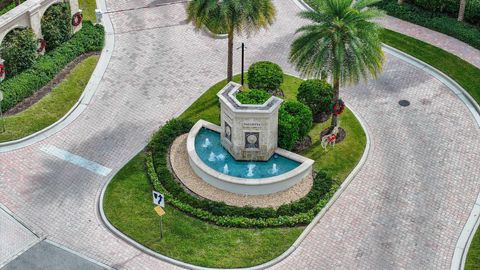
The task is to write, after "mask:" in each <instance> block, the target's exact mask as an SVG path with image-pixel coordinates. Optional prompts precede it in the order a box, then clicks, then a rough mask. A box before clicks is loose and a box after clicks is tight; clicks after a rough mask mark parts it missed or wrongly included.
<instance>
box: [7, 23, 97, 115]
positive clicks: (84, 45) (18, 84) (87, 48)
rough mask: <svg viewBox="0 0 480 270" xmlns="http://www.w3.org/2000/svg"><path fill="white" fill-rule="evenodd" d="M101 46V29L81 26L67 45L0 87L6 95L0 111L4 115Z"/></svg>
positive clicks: (45, 56)
mask: <svg viewBox="0 0 480 270" xmlns="http://www.w3.org/2000/svg"><path fill="white" fill-rule="evenodd" d="M103 43H104V30H103V27H102V26H101V25H95V26H94V25H93V24H92V23H90V22H86V21H85V22H83V27H82V30H80V31H79V32H77V33H76V34H75V35H73V37H72V38H71V39H70V40H69V41H67V42H65V43H63V44H62V45H61V46H60V47H58V48H56V49H55V50H53V51H51V52H49V53H47V54H45V55H44V56H42V57H41V58H39V59H38V60H37V62H36V63H35V64H34V65H33V66H32V67H31V68H29V69H27V70H25V71H24V72H22V73H20V74H18V75H17V76H15V77H13V78H11V79H7V80H5V81H4V82H2V83H1V84H0V90H1V91H3V92H4V93H5V95H4V100H3V101H2V110H3V111H6V110H8V109H10V108H12V107H13V106H15V105H16V104H17V103H19V102H20V101H22V100H23V99H25V98H27V97H29V96H31V95H32V94H33V93H35V92H36V91H37V90H38V89H40V88H41V87H43V86H44V85H46V84H47V83H48V82H50V80H52V79H53V78H54V77H55V75H56V74H57V73H58V72H60V71H61V70H62V69H63V68H64V67H65V66H66V65H67V64H68V63H70V62H71V61H72V60H74V59H75V58H76V57H78V56H80V55H82V54H84V53H87V52H92V51H100V50H101V49H102V48H103ZM7 70H8V66H7Z"/></svg>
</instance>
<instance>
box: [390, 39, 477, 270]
mask: <svg viewBox="0 0 480 270" xmlns="http://www.w3.org/2000/svg"><path fill="white" fill-rule="evenodd" d="M383 47H384V50H385V51H386V52H387V53H389V54H391V55H393V56H395V57H397V58H399V59H401V60H403V61H405V62H407V63H409V64H411V65H413V66H415V67H417V68H419V69H421V70H423V71H425V72H427V73H428V74H430V75H431V76H433V77H434V78H436V79H437V80H439V81H440V82H441V83H443V84H444V85H445V86H447V87H448V89H450V91H452V92H453V93H454V94H455V95H456V96H457V97H458V98H459V99H460V100H461V101H462V102H463V103H464V104H465V106H466V107H467V108H468V110H469V111H470V113H471V114H472V116H473V118H474V119H475V121H476V122H477V125H478V127H480V106H479V105H478V104H477V103H476V101H475V100H474V99H473V97H472V96H471V95H470V94H469V93H468V92H467V91H466V90H465V89H463V87H461V86H460V85H459V84H458V83H457V82H455V81H454V80H453V79H451V78H450V77H448V76H447V75H445V74H444V73H443V72H441V71H439V70H438V69H436V68H434V67H432V66H430V65H429V64H427V63H425V62H423V61H421V60H418V59H416V58H414V57H413V56H410V55H408V54H406V53H404V52H402V51H399V50H397V49H395V48H392V47H390V46H388V45H385V44H384V45H383ZM479 225H480V194H479V195H478V197H477V200H476V201H475V204H474V205H473V209H472V211H471V212H470V216H469V217H468V219H467V222H466V223H465V225H464V227H463V230H462V232H461V234H460V236H459V237H458V240H457V244H456V245H455V251H454V254H453V257H452V262H451V264H450V269H451V270H460V269H464V268H465V262H466V259H467V255H468V249H469V247H470V244H471V242H472V239H473V236H474V235H475V231H476V229H477V228H478V227H479Z"/></svg>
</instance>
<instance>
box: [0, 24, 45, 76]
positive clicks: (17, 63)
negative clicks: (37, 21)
mask: <svg viewBox="0 0 480 270" xmlns="http://www.w3.org/2000/svg"><path fill="white" fill-rule="evenodd" d="M0 55H1V57H2V59H3V60H5V62H4V65H5V70H6V76H7V77H12V76H15V75H16V74H18V73H20V72H22V71H23V70H25V69H27V68H29V67H31V66H32V65H33V64H34V63H35V60H36V59H37V39H36V38H35V34H34V33H33V31H32V29H30V28H23V29H21V28H17V29H13V30H12V31H10V32H9V33H8V34H7V35H6V36H5V38H4V39H3V41H2V44H1V46H0Z"/></svg>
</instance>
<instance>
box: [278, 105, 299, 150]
mask: <svg viewBox="0 0 480 270" xmlns="http://www.w3.org/2000/svg"><path fill="white" fill-rule="evenodd" d="M298 139H300V136H299V135H298V125H297V122H296V119H295V117H293V116H292V115H290V114H289V113H288V112H287V111H286V110H284V109H282V107H280V110H279V111H278V147H280V148H283V149H287V150H292V149H293V147H294V146H295V143H297V141H298Z"/></svg>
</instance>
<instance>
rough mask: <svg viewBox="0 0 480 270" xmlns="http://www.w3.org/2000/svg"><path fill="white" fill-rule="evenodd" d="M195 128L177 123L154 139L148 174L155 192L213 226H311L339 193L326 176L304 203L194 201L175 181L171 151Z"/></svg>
mask: <svg viewBox="0 0 480 270" xmlns="http://www.w3.org/2000/svg"><path fill="white" fill-rule="evenodd" d="M192 126H193V124H192V123H191V122H189V121H186V120H179V119H173V120H170V121H169V122H167V124H165V126H163V127H162V128H161V129H160V130H159V131H158V132H157V133H156V134H155V135H154V136H153V139H152V141H151V142H150V144H149V146H148V150H149V152H150V153H151V156H147V162H146V165H147V172H148V175H149V178H150V180H151V182H152V184H153V186H154V188H155V189H156V190H158V191H160V192H164V193H166V194H165V196H166V198H167V202H168V203H171V204H172V205H173V206H175V207H177V208H178V209H180V210H182V211H184V212H186V213H188V214H190V215H192V216H195V217H197V218H200V219H202V220H206V221H209V222H213V223H215V224H217V225H221V226H230V227H242V228H249V227H272V226H295V225H305V224H308V223H309V222H310V221H311V220H312V219H313V217H314V216H315V215H316V214H317V213H318V212H319V211H320V210H321V209H322V208H323V206H324V205H325V204H326V203H327V202H328V200H329V199H330V198H331V196H333V194H334V193H335V191H336V189H337V186H336V185H335V184H334V181H333V180H332V179H331V178H330V177H328V176H327V175H326V174H325V173H323V172H320V173H318V174H317V175H316V177H315V179H314V184H313V187H312V189H311V191H310V192H309V193H308V194H307V195H306V196H305V197H304V198H302V199H300V200H298V201H296V202H293V203H290V204H286V205H282V206H280V207H279V208H278V209H276V210H275V209H273V208H254V207H236V206H229V205H226V204H225V203H222V202H215V201H210V200H205V199H200V198H197V197H194V196H192V195H190V194H189V193H187V192H186V191H185V190H184V189H183V187H182V186H181V185H180V184H179V183H178V182H177V181H175V179H174V178H173V176H172V174H171V172H170V170H169V168H168V161H167V158H168V150H169V147H170V145H171V144H172V143H173V141H174V140H175V138H176V137H178V136H179V135H181V134H184V133H187V132H188V131H189V130H190V129H191V127H192Z"/></svg>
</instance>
